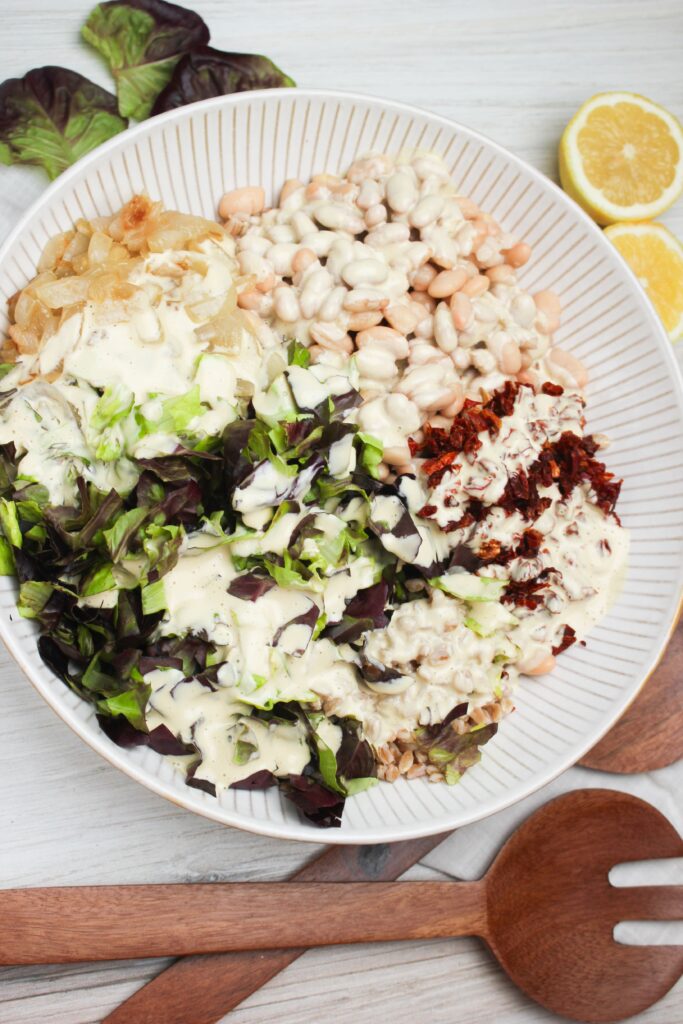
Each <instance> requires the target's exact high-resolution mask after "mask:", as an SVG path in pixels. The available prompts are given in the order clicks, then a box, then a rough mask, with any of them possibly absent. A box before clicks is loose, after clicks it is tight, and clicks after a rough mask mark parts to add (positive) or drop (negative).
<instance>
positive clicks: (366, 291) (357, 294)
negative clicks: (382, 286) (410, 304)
mask: <svg viewBox="0 0 683 1024" xmlns="http://www.w3.org/2000/svg"><path fill="white" fill-rule="evenodd" d="M388 305H389V296H388V295H387V294H386V293H385V292H383V291H379V289H377V288H368V287H360V288H353V289H352V290H351V291H350V292H349V293H348V295H347V296H346V298H345V299H344V309H347V310H348V311H349V312H350V313H367V312H369V311H370V310H375V309H384V308H385V307H386V306H388Z"/></svg>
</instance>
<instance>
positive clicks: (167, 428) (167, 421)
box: [147, 384, 206, 434]
mask: <svg viewBox="0 0 683 1024" xmlns="http://www.w3.org/2000/svg"><path fill="white" fill-rule="evenodd" d="M161 410H162V411H161V419H159V420H156V421H155V422H151V421H148V423H147V427H148V429H150V430H153V431H155V432H157V431H159V432H161V433H165V434H180V433H181V432H182V431H183V430H186V429H187V427H188V426H189V424H190V423H191V422H192V420H193V419H194V418H195V417H196V416H202V415H203V414H204V413H205V412H206V406H204V405H202V403H201V400H200V398H199V384H195V386H194V387H193V388H192V389H191V390H190V391H188V392H186V394H184V395H178V397H177V398H167V399H166V400H165V402H163V404H162V406H161Z"/></svg>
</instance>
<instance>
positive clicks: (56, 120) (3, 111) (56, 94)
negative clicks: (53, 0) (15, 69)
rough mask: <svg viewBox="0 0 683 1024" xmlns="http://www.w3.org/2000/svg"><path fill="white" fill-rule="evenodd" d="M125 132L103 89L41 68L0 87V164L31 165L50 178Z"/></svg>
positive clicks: (111, 98)
mask: <svg viewBox="0 0 683 1024" xmlns="http://www.w3.org/2000/svg"><path fill="white" fill-rule="evenodd" d="M127 126H128V122H127V121H126V119H125V118H123V117H121V115H120V114H119V113H118V110H117V107H116V98H115V97H114V96H112V94H111V93H109V92H107V91H106V89H101V88H100V86H99V85H95V83H94V82H91V81H89V79H87V78H84V77H83V75H79V74H78V73H77V72H76V71H68V70H67V69H66V68H58V67H44V68H35V69H34V70H33V71H29V72H28V74H26V75H24V77H23V78H9V79H7V81H6V82H3V83H2V85H0V163H3V164H37V165H38V166H40V167H44V168H45V170H46V171H47V173H48V175H49V176H50V178H56V177H57V176H58V175H59V174H61V172H62V171H63V170H65V169H66V168H67V167H69V166H70V165H71V164H73V163H75V161H76V160H78V159H80V157H82V156H84V155H85V153H89V152H90V150H91V149H95V147H96V146H99V145H101V143H103V142H106V141H107V139H110V138H112V136H114V135H117V134H118V133H119V132H121V131H123V130H124V128H126V127H127Z"/></svg>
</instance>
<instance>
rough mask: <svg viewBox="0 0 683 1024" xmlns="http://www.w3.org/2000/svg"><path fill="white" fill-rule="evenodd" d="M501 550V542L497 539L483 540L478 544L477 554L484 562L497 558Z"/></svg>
mask: <svg viewBox="0 0 683 1024" xmlns="http://www.w3.org/2000/svg"><path fill="white" fill-rule="evenodd" d="M500 551H501V543H500V541H499V540H492V539H491V540H485V541H483V543H482V544H481V545H480V546H479V550H478V551H477V555H478V556H479V558H482V559H483V560H484V561H485V562H494V561H496V560H497V559H498V556H499V555H500Z"/></svg>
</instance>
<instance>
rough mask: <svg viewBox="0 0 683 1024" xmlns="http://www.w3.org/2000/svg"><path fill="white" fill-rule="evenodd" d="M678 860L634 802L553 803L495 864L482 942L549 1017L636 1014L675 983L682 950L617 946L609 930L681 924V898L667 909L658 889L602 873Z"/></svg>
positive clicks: (585, 793)
mask: <svg viewBox="0 0 683 1024" xmlns="http://www.w3.org/2000/svg"><path fill="white" fill-rule="evenodd" d="M567 812H569V813H570V819H569V820H568V819H567V818H566V817H565V814H566V813H567ZM569 821H571V830H570V831H569V830H568V829H567V825H568V824H569ZM682 854H683V843H682V842H681V839H680V837H679V836H678V834H677V833H676V831H675V829H674V828H673V827H672V825H671V824H670V823H669V822H668V821H667V819H666V818H665V817H663V815H661V814H660V813H659V812H658V811H656V810H655V809H654V808H653V807H651V806H650V805H649V804H647V803H645V802H643V801H641V800H638V799H636V798H635V797H632V796H630V795H628V794H625V793H616V792H612V791H609V790H593V791H591V790H579V791H577V792H575V793H571V794H569V795H568V796H566V797H561V798H560V799H559V800H555V801H553V802H552V803H550V804H546V806H545V807H543V808H541V810H540V811H538V812H537V813H536V814H534V815H533V816H532V817H531V818H530V819H529V820H528V821H527V822H526V823H525V824H524V825H523V826H522V828H520V829H519V830H518V831H517V832H516V833H515V834H514V835H513V836H512V837H511V839H509V840H508V842H507V843H506V844H505V846H504V847H503V849H502V850H501V852H500V853H499V855H498V857H497V858H496V860H495V861H494V863H493V865H492V867H491V869H490V871H489V873H488V875H487V877H486V882H487V886H486V892H487V921H488V937H487V941H488V943H489V945H490V947H491V949H492V951H493V953H494V955H495V956H496V958H497V959H498V960H499V962H500V964H501V965H502V966H503V967H504V968H505V970H506V972H507V973H508V974H509V975H510V977H511V978H512V980H513V981H514V982H515V984H516V985H518V986H519V987H520V988H521V989H523V990H524V992H526V993H527V995H529V996H531V998H532V999H535V1000H536V1002H538V1003H541V1004H542V1005H543V1006H546V1007H547V1008H548V1009H549V1010H552V1011H554V1012H555V1013H558V1014H560V1015H564V1016H568V1017H572V1018H574V1019H577V1020H585V1021H613V1020H620V1019H622V1018H624V1017H630V1016H632V1015H633V1014H636V1013H639V1012H641V1011H642V1010H644V1009H646V1008H647V1007H648V1006H650V1005H652V1003H654V1002H656V1001H657V1000H658V999H661V997H662V996H663V995H664V993H666V992H668V990H669V989H670V988H671V987H672V986H673V985H675V983H676V982H677V981H678V979H679V977H680V976H681V972H682V971H683V948H681V947H677V946H626V945H622V944H621V943H617V942H615V940H614V938H613V934H612V933H613V929H614V926H615V925H616V924H617V923H618V922H619V921H623V920H638V919H648V918H657V919H659V918H668V917H669V916H670V915H671V916H675V914H676V912H677V913H678V915H679V916H680V917H681V918H683V890H679V893H678V900H677V903H674V902H673V901H672V890H671V889H669V888H667V887H666V886H660V887H657V886H653V887H643V888H631V889H619V888H616V887H615V886H613V885H612V884H611V883H610V881H609V878H608V874H609V871H610V869H611V868H612V867H614V865H615V864H619V863H621V862H623V861H636V860H651V859H654V858H658V857H680V856H681V855H682ZM511 883H512V884H511Z"/></svg>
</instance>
